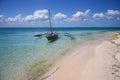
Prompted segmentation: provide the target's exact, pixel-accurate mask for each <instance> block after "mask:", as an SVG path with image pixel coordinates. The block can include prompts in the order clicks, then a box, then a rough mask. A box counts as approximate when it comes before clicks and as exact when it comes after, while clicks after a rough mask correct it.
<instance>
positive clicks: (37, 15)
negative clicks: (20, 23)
mask: <svg viewBox="0 0 120 80" xmlns="http://www.w3.org/2000/svg"><path fill="white" fill-rule="evenodd" d="M47 19H48V10H46V9H45V10H37V11H35V12H34V14H33V15H28V16H26V17H25V21H45V20H47Z"/></svg>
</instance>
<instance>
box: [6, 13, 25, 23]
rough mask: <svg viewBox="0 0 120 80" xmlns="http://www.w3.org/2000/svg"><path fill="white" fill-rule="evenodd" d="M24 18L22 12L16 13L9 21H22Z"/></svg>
mask: <svg viewBox="0 0 120 80" xmlns="http://www.w3.org/2000/svg"><path fill="white" fill-rule="evenodd" d="M23 20H24V19H23V18H22V17H21V14H18V15H16V16H15V17H13V18H12V17H9V18H8V19H7V21H8V22H22V21H23Z"/></svg>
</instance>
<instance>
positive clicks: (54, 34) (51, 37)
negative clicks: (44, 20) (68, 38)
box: [46, 33, 58, 41]
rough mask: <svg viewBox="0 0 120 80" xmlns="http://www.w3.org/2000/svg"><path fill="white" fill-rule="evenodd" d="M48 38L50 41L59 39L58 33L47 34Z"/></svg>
mask: <svg viewBox="0 0 120 80" xmlns="http://www.w3.org/2000/svg"><path fill="white" fill-rule="evenodd" d="M46 38H47V39H48V41H55V40H57V39H58V34H57V33H51V34H46Z"/></svg>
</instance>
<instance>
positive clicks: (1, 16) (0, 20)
mask: <svg viewBox="0 0 120 80" xmlns="http://www.w3.org/2000/svg"><path fill="white" fill-rule="evenodd" d="M3 21H4V16H3V15H0V23H1V22H3Z"/></svg>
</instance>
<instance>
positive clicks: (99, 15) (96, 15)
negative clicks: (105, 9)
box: [93, 13, 105, 19]
mask: <svg viewBox="0 0 120 80" xmlns="http://www.w3.org/2000/svg"><path fill="white" fill-rule="evenodd" d="M104 17H105V15H104V14H103V13H95V14H94V15H93V18H95V19H101V18H104Z"/></svg>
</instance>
